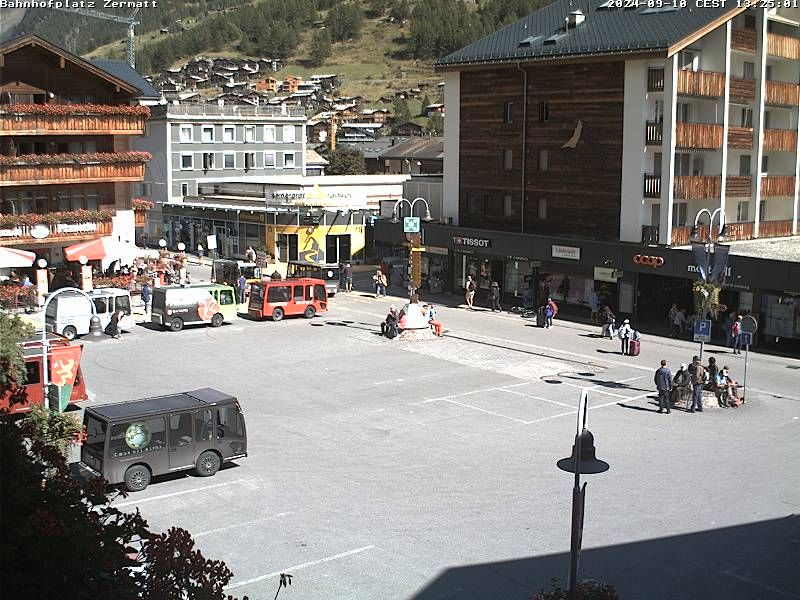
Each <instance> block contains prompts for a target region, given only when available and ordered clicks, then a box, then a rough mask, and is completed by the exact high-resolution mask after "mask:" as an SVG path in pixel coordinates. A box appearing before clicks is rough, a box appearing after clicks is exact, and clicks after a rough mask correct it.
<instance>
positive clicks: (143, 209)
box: [131, 198, 153, 227]
mask: <svg viewBox="0 0 800 600" xmlns="http://www.w3.org/2000/svg"><path fill="white" fill-rule="evenodd" d="M131 208H133V219H134V226H135V227H146V226H147V211H148V210H150V209H151V208H153V203H152V202H150V200H145V199H144V198H133V199H132V200H131Z"/></svg>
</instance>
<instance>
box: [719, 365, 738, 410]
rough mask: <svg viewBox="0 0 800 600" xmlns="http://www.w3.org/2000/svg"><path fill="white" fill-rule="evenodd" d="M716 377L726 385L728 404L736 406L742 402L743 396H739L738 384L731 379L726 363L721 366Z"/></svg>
mask: <svg viewBox="0 0 800 600" xmlns="http://www.w3.org/2000/svg"><path fill="white" fill-rule="evenodd" d="M717 377H718V378H719V379H721V380H722V381H721V382H722V383H723V384H724V385H725V386H726V387H727V391H728V398H727V400H728V402H727V403H728V406H733V407H734V408H738V407H739V405H740V404H744V398H739V384H738V383H737V382H736V381H734V380H733V379H731V376H730V370H729V369H728V366H727V365H725V366H724V367H722V370H721V371H720V372H719V374H718V375H717Z"/></svg>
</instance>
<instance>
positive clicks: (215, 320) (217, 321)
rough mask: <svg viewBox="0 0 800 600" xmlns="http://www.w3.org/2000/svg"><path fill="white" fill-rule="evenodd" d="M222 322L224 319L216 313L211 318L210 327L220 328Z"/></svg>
mask: <svg viewBox="0 0 800 600" xmlns="http://www.w3.org/2000/svg"><path fill="white" fill-rule="evenodd" d="M224 320H225V318H224V317H223V316H222V315H221V314H219V313H217V314H215V315H214V316H213V317H211V326H212V327H221V326H222V322H223V321H224Z"/></svg>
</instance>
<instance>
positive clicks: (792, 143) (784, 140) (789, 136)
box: [764, 129, 797, 152]
mask: <svg viewBox="0 0 800 600" xmlns="http://www.w3.org/2000/svg"><path fill="white" fill-rule="evenodd" d="M764 150H772V151H778V152H795V151H796V150H797V131H795V130H793V129H765V130H764Z"/></svg>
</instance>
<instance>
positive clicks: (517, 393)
mask: <svg viewBox="0 0 800 600" xmlns="http://www.w3.org/2000/svg"><path fill="white" fill-rule="evenodd" d="M497 389H498V390H500V391H501V392H508V393H509V394H515V395H517V396H524V397H525V398H532V399H533V400H541V401H542V402H549V403H550V404H558V405H559V406H566V407H567V408H571V406H570V405H569V404H564V403H563V402H556V401H555V400H549V399H548V398H542V397H541V396H533V395H532V394H523V393H522V392H515V391H514V390H509V389H507V388H497Z"/></svg>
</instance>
